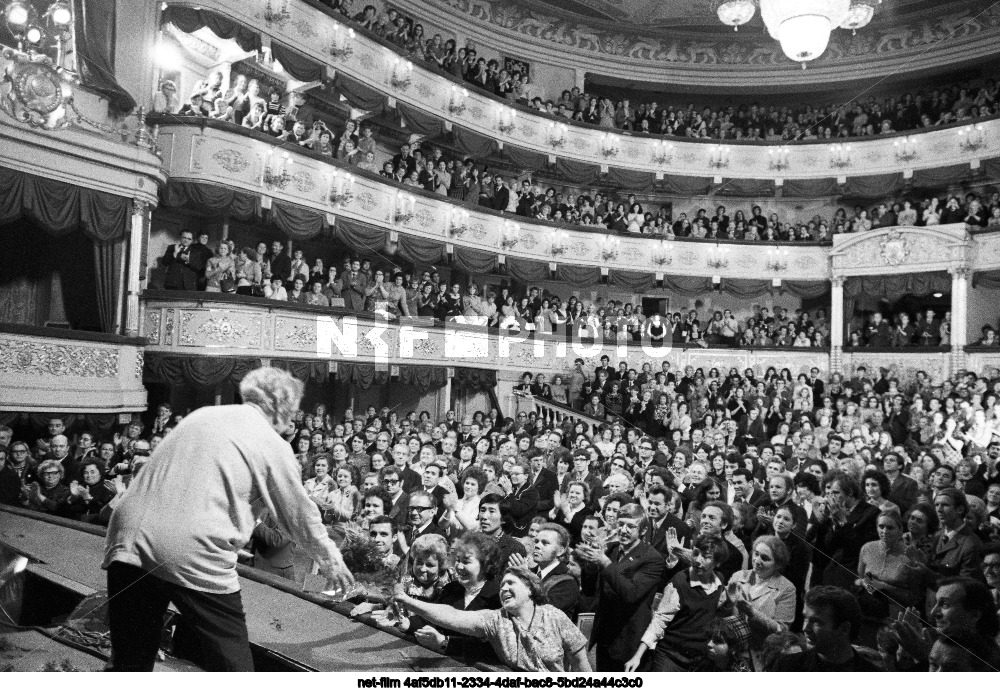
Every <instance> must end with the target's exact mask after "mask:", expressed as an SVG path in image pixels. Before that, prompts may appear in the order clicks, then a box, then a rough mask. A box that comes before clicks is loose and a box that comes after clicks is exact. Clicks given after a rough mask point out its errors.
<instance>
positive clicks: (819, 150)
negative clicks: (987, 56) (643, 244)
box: [171, 0, 1000, 186]
mask: <svg viewBox="0 0 1000 692" xmlns="http://www.w3.org/2000/svg"><path fill="white" fill-rule="evenodd" d="M171 4H173V5H179V6H185V5H188V6H195V7H198V8H200V9H202V10H203V11H210V12H212V13H215V14H218V15H221V16H224V17H228V18H231V19H232V20H234V21H236V22H238V23H240V24H243V25H244V26H247V27H249V28H252V29H254V30H257V31H260V32H261V34H262V35H263V36H266V37H268V38H269V40H270V39H273V40H274V41H278V42H280V43H282V44H284V45H287V46H294V47H295V50H296V51H299V52H301V53H302V54H303V55H306V56H308V57H309V58H311V59H313V60H315V61H317V62H319V63H321V64H325V65H327V66H328V72H330V73H334V74H339V75H343V76H345V77H347V78H349V79H351V80H354V81H355V82H357V83H360V84H362V85H364V86H366V87H368V88H370V89H374V90H376V91H378V92H381V93H384V94H386V95H387V102H388V105H389V106H394V105H396V104H397V103H398V104H405V105H407V106H409V107H412V108H416V109H419V110H420V111H422V112H425V113H429V114H432V115H434V116H437V117H439V118H440V119H441V120H442V121H443V122H445V123H446V127H453V126H457V127H461V128H463V129H465V130H467V131H468V132H471V133H474V134H476V135H479V136H482V137H489V138H491V139H494V140H496V141H498V142H500V144H501V145H512V146H516V147H521V148H523V149H527V150H530V151H533V152H536V153H540V154H545V155H546V156H550V157H566V158H570V159H573V160H575V161H580V162H585V163H590V164H593V165H594V166H595V167H601V170H607V168H608V166H612V165H613V166H614V167H616V168H621V169H627V170H635V171H645V172H649V173H652V174H655V176H656V177H657V178H661V177H663V176H684V177H687V178H690V177H697V178H705V179H708V180H713V181H715V182H716V183H723V182H724V181H726V180H742V181H769V183H770V184H775V183H777V184H779V185H780V184H784V182H785V181H788V180H823V179H830V180H831V181H836V182H843V181H845V180H846V179H847V178H857V177H862V176H886V175H898V174H902V176H903V178H904V179H905V178H910V177H913V176H914V175H917V176H919V173H915V172H919V171H928V172H939V170H940V169H947V168H949V167H955V171H956V176H958V175H960V171H959V169H960V168H962V167H968V166H970V165H971V166H972V167H973V168H978V167H979V166H980V162H981V161H985V160H987V159H992V158H995V157H998V156H1000V120H998V119H992V120H985V121H981V122H978V123H972V125H973V127H972V131H971V132H970V131H969V124H968V123H964V124H963V126H962V127H957V126H956V127H941V128H932V129H929V130H925V131H921V132H919V133H908V138H907V148H906V157H905V159H902V160H901V159H900V158H899V146H898V135H885V136H878V137H873V138H860V139H851V140H825V141H814V142H796V143H788V145H787V152H786V151H785V143H783V144H782V150H781V162H780V167H775V166H774V165H773V163H774V162H773V160H772V159H771V158H769V156H768V148H769V147H771V146H773V144H772V143H769V142H760V143H741V142H740V143H738V142H727V143H726V144H725V149H724V152H723V157H722V159H720V155H719V151H718V146H717V145H716V144H714V143H712V142H711V141H710V140H701V141H698V140H690V139H684V138H663V137H658V136H644V135H637V134H633V133H616V134H615V135H614V137H616V138H617V139H616V141H615V143H614V146H612V147H609V146H608V141H607V137H608V136H611V135H607V134H606V133H605V132H604V131H602V130H599V129H598V128H596V127H593V126H588V125H582V124H579V123H568V124H567V123H562V124H565V125H566V129H565V131H563V129H562V124H561V125H560V132H559V133H558V136H554V135H553V128H552V125H553V123H555V122H557V121H556V120H555V119H554V118H552V117H551V116H548V115H546V114H542V113H539V112H537V111H534V110H531V109H527V108H523V107H521V106H519V105H512V104H511V103H509V102H506V101H500V100H498V99H497V98H496V97H494V96H493V95H491V94H488V93H487V92H484V91H480V90H478V89H475V88H474V87H470V86H469V85H468V84H465V83H461V84H460V85H459V83H458V82H456V80H455V79H454V78H452V77H451V76H449V75H446V74H444V73H442V72H440V71H436V70H432V69H429V68H427V67H426V66H424V65H421V64H415V63H414V64H413V67H412V69H411V68H410V67H409V64H407V63H406V58H405V57H404V56H402V55H401V53H400V52H398V49H397V48H396V47H394V46H389V45H386V44H383V43H382V42H380V41H378V40H376V39H373V38H371V37H368V36H365V35H363V34H362V33H361V32H356V34H355V35H354V36H353V37H352V38H351V43H350V45H351V50H350V51H345V50H343V45H344V41H345V39H344V36H345V31H346V29H345V27H344V25H343V24H341V23H340V22H338V21H337V20H335V19H334V18H333V17H332V16H330V14H328V13H327V12H326V11H324V9H322V8H321V7H318V6H313V5H312V4H310V3H306V2H301V1H292V2H290V3H288V5H287V9H288V12H289V16H288V17H287V18H286V19H285V20H283V21H281V22H273V21H272V22H267V21H265V20H264V11H265V6H266V4H267V0H247V1H246V2H242V3H231V2H226V1H225V0H181V1H179V2H174V3H171ZM331 46H339V47H340V48H338V51H337V55H336V57H335V58H333V57H331V52H330V47H331ZM401 64H406V69H405V72H406V75H405V79H403V78H401V77H400V65H401ZM455 86H459V88H461V89H463V90H465V91H463V93H462V96H461V98H460V104H459V107H456V97H455V92H454V91H453V89H452V87H455ZM465 92H468V93H467V94H466V93H465ZM602 134H605V135H606V136H605V137H604V139H603V141H602V137H601V135H602ZM970 138H972V139H973V140H974V146H971V145H970ZM665 143H668V144H672V145H673V148H672V149H669V154H670V155H669V156H668V155H665V146H667V144H665ZM837 145H841V146H843V147H846V146H847V145H850V154H849V156H847V155H846V154H845V153H844V152H845V150H839V151H838V150H836V148H835V147H836V146H837ZM831 146H833V147H834V150H833V151H831ZM612 151H613V152H614V156H611V155H610V154H609V152H612ZM722 161H724V165H721V162H722ZM902 182H903V181H902V180H900V186H901V185H902Z"/></svg>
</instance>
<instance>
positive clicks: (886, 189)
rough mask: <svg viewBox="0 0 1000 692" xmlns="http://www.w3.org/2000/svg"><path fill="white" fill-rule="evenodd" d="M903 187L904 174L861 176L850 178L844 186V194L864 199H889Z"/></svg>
mask: <svg viewBox="0 0 1000 692" xmlns="http://www.w3.org/2000/svg"><path fill="white" fill-rule="evenodd" d="M902 187H903V174H902V173H887V174H885V175H861V176H858V177H857V178H848V179H847V183H845V185H844V193H845V194H847V195H850V196H853V197H861V198H863V199H875V198H878V197H888V196H889V195H892V194H893V193H895V192H896V191H898V190H899V189H900V188H902Z"/></svg>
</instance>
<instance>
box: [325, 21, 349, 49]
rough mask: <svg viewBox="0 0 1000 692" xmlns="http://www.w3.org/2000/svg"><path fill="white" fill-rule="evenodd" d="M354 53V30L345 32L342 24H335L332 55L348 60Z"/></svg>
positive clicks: (331, 46) (331, 47) (331, 45)
mask: <svg viewBox="0 0 1000 692" xmlns="http://www.w3.org/2000/svg"><path fill="white" fill-rule="evenodd" d="M353 53H354V29H351V28H350V27H348V28H347V30H346V31H345V30H344V27H343V26H342V25H341V24H340V22H334V23H333V42H332V43H331V44H330V55H332V56H333V57H335V58H346V57H348V56H350V55H352V54H353Z"/></svg>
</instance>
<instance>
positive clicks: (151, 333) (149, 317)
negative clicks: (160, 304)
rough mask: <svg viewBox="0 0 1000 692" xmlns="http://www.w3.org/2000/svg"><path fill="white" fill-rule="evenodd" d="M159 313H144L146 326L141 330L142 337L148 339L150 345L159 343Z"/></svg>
mask: <svg viewBox="0 0 1000 692" xmlns="http://www.w3.org/2000/svg"><path fill="white" fill-rule="evenodd" d="M160 320H161V316H160V311H159V310H150V311H148V312H147V313H146V324H145V325H144V328H143V332H144V333H143V336H144V337H146V338H147V339H149V342H150V343H153V344H158V343H160Z"/></svg>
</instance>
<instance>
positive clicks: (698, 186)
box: [660, 175, 712, 197]
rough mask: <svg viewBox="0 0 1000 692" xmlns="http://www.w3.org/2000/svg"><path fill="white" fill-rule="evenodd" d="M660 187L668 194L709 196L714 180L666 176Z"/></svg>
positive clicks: (685, 176)
mask: <svg viewBox="0 0 1000 692" xmlns="http://www.w3.org/2000/svg"><path fill="white" fill-rule="evenodd" d="M660 185H661V186H662V187H663V189H664V190H666V192H667V193H668V194H672V195H682V196H687V197H690V196H694V195H705V194H708V191H709V189H711V187H712V179H711V178H697V177H692V176H687V175H666V176H664V177H663V182H662V183H660Z"/></svg>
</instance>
